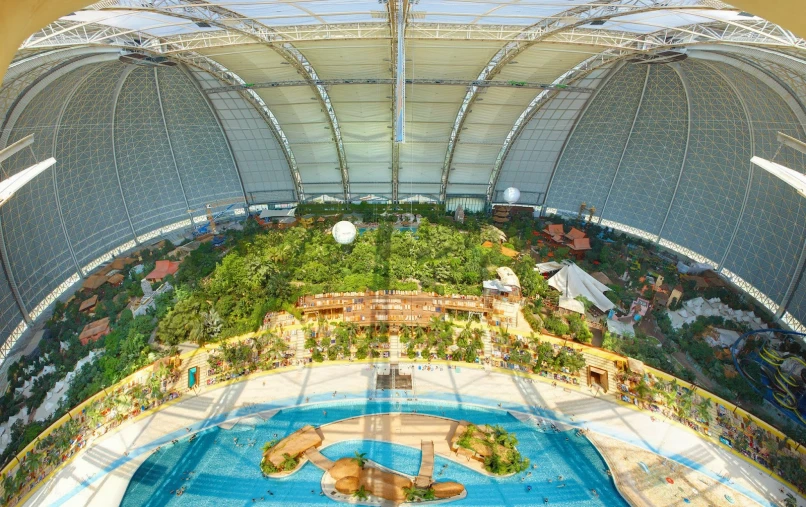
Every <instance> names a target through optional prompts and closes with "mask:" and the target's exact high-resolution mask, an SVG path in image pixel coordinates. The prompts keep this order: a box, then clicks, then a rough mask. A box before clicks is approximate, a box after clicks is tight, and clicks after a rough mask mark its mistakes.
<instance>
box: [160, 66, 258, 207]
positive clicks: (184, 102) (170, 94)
mask: <svg viewBox="0 0 806 507" xmlns="http://www.w3.org/2000/svg"><path fill="white" fill-rule="evenodd" d="M157 81H158V84H159V88H160V96H161V97H162V107H163V109H164V110H165V121H166V124H167V125H168V134H169V135H170V137H171V145H172V146H173V150H174V155H175V156H176V163H177V165H178V167H179V174H180V176H181V178H182V183H183V185H184V187H185V192H186V193H187V199H188V202H189V203H190V209H193V210H199V211H201V210H203V209H204V207H205V205H206V204H208V203H211V202H214V201H222V200H228V199H234V198H239V197H243V195H244V192H243V189H242V188H241V182H240V180H239V179H238V170H237V169H236V168H235V163H234V161H233V157H232V155H231V153H230V150H229V146H228V145H227V140H226V139H225V138H224V136H223V135H221V128H220V127H219V125H218V123H217V120H216V117H215V115H214V114H213V112H212V111H211V110H210V106H209V105H208V104H207V102H206V100H205V99H204V97H203V96H202V95H201V94H200V93H199V90H198V88H197V87H196V85H195V84H194V83H193V82H192V81H191V80H190V78H189V77H188V76H187V75H185V74H184V73H183V72H182V71H181V70H179V69H177V68H163V69H157Z"/></svg>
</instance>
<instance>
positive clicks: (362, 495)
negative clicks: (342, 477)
mask: <svg viewBox="0 0 806 507" xmlns="http://www.w3.org/2000/svg"><path fill="white" fill-rule="evenodd" d="M403 489H404V491H405V490H406V489H407V488H403ZM353 496H354V497H355V498H357V499H358V500H362V501H363V500H366V499H367V498H369V494H368V493H367V488H365V487H364V486H361V487H360V488H358V489H357V490H355V492H354V493H353ZM406 499H407V500H408V496H407V497H406Z"/></svg>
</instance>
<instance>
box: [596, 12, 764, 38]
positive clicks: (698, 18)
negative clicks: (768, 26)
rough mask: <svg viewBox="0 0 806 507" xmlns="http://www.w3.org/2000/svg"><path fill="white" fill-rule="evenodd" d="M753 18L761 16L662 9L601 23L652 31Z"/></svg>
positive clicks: (617, 28) (624, 29) (638, 30)
mask: <svg viewBox="0 0 806 507" xmlns="http://www.w3.org/2000/svg"><path fill="white" fill-rule="evenodd" d="M752 19H759V18H756V17H753V16H746V15H740V14H739V13H738V12H735V11H719V10H679V11H663V10H660V11H651V12H641V13H638V14H628V15H625V16H619V17H616V18H613V19H610V20H608V21H607V22H606V23H605V24H604V25H601V26H600V28H605V29H607V30H618V31H625V32H635V33H650V32H655V31H658V30H660V29H663V28H677V27H685V26H690V25H696V24H708V23H714V22H720V21H728V22H730V21H747V20H752Z"/></svg>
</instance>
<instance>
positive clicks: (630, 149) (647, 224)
mask: <svg viewBox="0 0 806 507" xmlns="http://www.w3.org/2000/svg"><path fill="white" fill-rule="evenodd" d="M648 68H649V80H648V81H647V85H646V90H644V100H643V101H642V102H641V110H640V111H639V113H638V117H637V119H636V121H635V127H634V128H633V132H632V135H631V136H630V142H629V144H628V145H627V150H626V151H625V152H624V159H623V160H622V162H621V166H620V167H619V171H618V174H617V175H616V180H615V182H614V184H613V189H612V191H611V194H610V199H608V201H607V207H606V208H605V209H604V210H602V209H601V208H600V211H603V212H604V215H602V217H603V218H605V219H607V220H612V221H614V222H618V223H621V224H625V225H628V226H631V227H636V228H639V229H642V230H644V231H647V232H650V233H652V234H658V232H660V228H661V225H662V224H663V220H664V218H665V217H666V211H667V210H668V209H669V203H670V201H671V198H672V193H673V192H674V188H675V185H676V184H677V178H678V176H679V174H680V169H681V168H682V165H683V155H684V153H685V150H686V137H687V133H688V111H687V110H688V101H687V99H686V92H685V90H684V88H683V83H682V82H681V81H680V78H679V76H678V75H677V72H675V71H674V69H672V68H671V67H669V66H666V65H650V66H648Z"/></svg>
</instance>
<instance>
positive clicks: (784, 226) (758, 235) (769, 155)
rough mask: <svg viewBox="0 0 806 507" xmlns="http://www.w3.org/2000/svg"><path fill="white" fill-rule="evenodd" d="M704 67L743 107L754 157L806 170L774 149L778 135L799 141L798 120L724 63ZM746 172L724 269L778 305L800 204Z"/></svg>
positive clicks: (793, 258) (800, 228)
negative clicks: (746, 187)
mask: <svg viewBox="0 0 806 507" xmlns="http://www.w3.org/2000/svg"><path fill="white" fill-rule="evenodd" d="M707 65H709V66H711V67H712V68H714V69H715V70H716V71H718V72H720V73H722V74H723V75H724V76H725V78H726V79H728V80H730V81H731V82H732V83H734V85H735V86H736V88H737V90H738V92H739V94H740V95H741V96H742V98H743V100H744V102H745V104H746V105H747V108H748V110H749V112H750V118H751V121H752V126H753V137H754V149H755V154H756V155H757V156H759V157H762V158H766V159H768V160H770V159H773V158H774V159H775V161H776V162H778V163H779V164H782V165H784V166H786V167H792V168H799V169H801V170H803V168H806V159H804V156H803V154H801V153H798V152H797V151H795V150H793V149H791V148H782V149H781V150H780V151H779V147H780V145H779V143H778V140H777V133H778V132H783V133H785V134H788V135H790V136H793V137H795V138H797V139H803V138H804V135H803V129H802V128H801V127H800V123H799V122H798V119H797V118H796V117H795V115H794V113H793V112H792V109H790V108H789V106H788V105H787V104H786V103H785V102H784V101H783V99H781V96H780V95H778V94H777V93H776V92H775V91H774V90H773V89H771V88H770V87H768V86H767V85H765V84H764V83H762V82H761V81H759V80H758V79H757V78H755V77H753V76H750V75H748V74H747V73H743V72H741V71H739V70H737V69H736V68H735V67H732V66H730V65H728V64H725V63H719V62H710V63H708V64H707ZM752 169H753V180H752V184H751V186H750V192H749V194H748V200H747V204H746V206H745V210H744V214H743V215H742V218H741V224H740V226H739V234H737V235H736V239H735V240H734V243H733V246H732V247H731V249H730V251H729V252H728V255H727V258H726V260H725V268H727V269H729V270H730V271H732V272H734V273H736V274H738V275H739V276H741V277H742V278H743V279H744V280H745V281H747V282H748V283H750V284H751V285H753V286H755V287H756V288H757V289H759V290H760V291H761V292H763V293H764V294H766V295H767V296H768V297H770V298H771V299H773V300H774V301H781V300H782V299H783V297H784V295H785V293H786V290H787V288H788V287H789V282H790V280H791V276H792V273H793V272H794V271H795V268H796V266H797V263H798V259H799V257H800V254H801V251H802V249H803V244H804V239H806V235H805V234H806V201H805V200H804V199H803V198H802V197H800V196H799V195H798V194H797V193H796V192H795V191H794V189H792V188H791V187H790V186H788V185H786V184H785V183H783V182H782V181H781V180H780V179H778V178H776V177H774V176H772V175H771V174H769V173H767V172H766V171H763V170H761V169H759V168H757V167H752ZM775 231H778V232H779V233H776V232H775ZM784 231H785V232H784Z"/></svg>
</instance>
